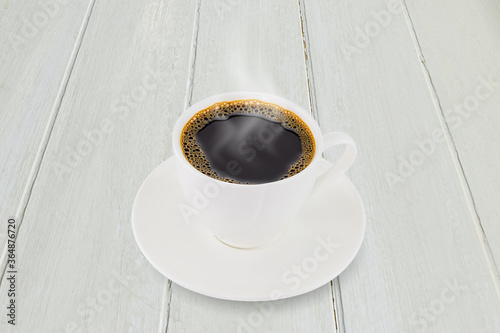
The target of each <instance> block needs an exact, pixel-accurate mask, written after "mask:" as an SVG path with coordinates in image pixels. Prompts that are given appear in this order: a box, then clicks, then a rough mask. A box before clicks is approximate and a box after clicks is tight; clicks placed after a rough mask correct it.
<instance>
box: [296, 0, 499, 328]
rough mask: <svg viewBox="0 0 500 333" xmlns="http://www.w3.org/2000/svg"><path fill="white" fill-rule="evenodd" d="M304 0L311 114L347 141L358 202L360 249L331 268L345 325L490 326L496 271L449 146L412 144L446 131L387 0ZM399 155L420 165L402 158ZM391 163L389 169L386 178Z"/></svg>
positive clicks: (494, 316) (395, 6) (396, 10)
mask: <svg viewBox="0 0 500 333" xmlns="http://www.w3.org/2000/svg"><path fill="white" fill-rule="evenodd" d="M305 8H306V13H305V16H306V23H307V26H308V32H309V45H310V49H309V57H311V59H312V74H313V75H312V77H310V80H312V82H313V87H314V92H315V101H316V107H317V110H318V114H319V120H320V123H321V125H322V126H323V128H324V129H326V130H333V129H340V130H344V131H346V132H347V133H351V134H352V136H353V137H354V138H355V139H356V140H357V142H358V143H359V157H358V160H357V162H356V163H355V165H354V166H353V168H352V169H351V170H350V171H349V175H350V177H351V178H352V180H353V182H354V183H355V184H356V185H357V186H358V188H359V189H360V192H361V196H362V198H363V199H364V201H365V205H366V210H367V214H368V223H367V230H366V238H365V242H364V245H363V247H362V249H361V252H360V254H359V255H358V257H357V258H356V259H355V260H354V262H353V264H351V266H350V267H349V268H348V269H347V270H346V271H345V272H344V273H343V274H341V276H340V289H341V294H342V304H343V320H344V323H343V325H344V327H345V331H346V332H472V331H476V332H479V331H481V332H496V331H498V330H499V329H500V318H499V316H498V313H500V301H499V297H498V290H497V289H496V286H495V283H498V276H496V275H494V274H492V272H491V271H490V267H489V264H488V261H487V258H486V257H485V254H484V252H483V245H484V244H483V243H482V240H481V239H479V238H478V235H477V232H476V228H477V225H476V220H475V218H474V216H472V215H471V214H470V211H469V209H468V207H467V198H466V196H464V193H463V190H462V187H461V183H460V181H459V179H460V175H459V174H457V172H456V169H455V164H454V158H453V153H454V152H453V151H450V150H449V148H448V146H447V145H446V144H434V145H433V149H434V152H433V153H429V155H426V154H424V153H418V152H417V151H418V149H419V148H418V146H419V144H421V143H422V142H423V140H424V139H427V138H429V137H430V138H432V139H433V140H434V139H437V140H438V141H441V138H444V137H445V136H446V132H445V131H443V129H442V128H441V122H440V120H441V119H440V117H439V115H438V113H437V112H436V105H435V100H434V98H433V96H432V94H430V93H429V89H428V86H427V83H426V79H425V76H424V75H423V72H422V69H421V66H420V59H419V57H418V54H417V53H416V52H415V48H414V45H413V42H412V35H411V31H410V29H408V26H407V24H406V20H405V17H404V15H403V13H402V11H401V7H400V3H399V1H396V2H394V1H385V0H384V1H361V2H359V1H358V2H352V1H336V2H331V1H306V2H305ZM391 9H392V11H393V12H392V13H391ZM381 11H384V12H383V14H381ZM422 15H424V14H422ZM463 15H466V14H465V13H463ZM377 17H378V20H377ZM378 22H380V23H378ZM365 29H368V30H369V31H368V35H367V33H366V32H364V31H365ZM429 31H431V30H429ZM434 33H439V31H434ZM492 33H493V32H492ZM431 51H432V50H431V49H429V52H431ZM454 56H456V57H459V56H460V55H459V54H454ZM443 141H444V139H443ZM429 149H430V148H429ZM409 159H411V160H412V161H413V162H414V164H420V165H418V166H410V167H408V166H404V164H405V162H401V161H402V160H409ZM422 160H423V162H422ZM408 163H410V162H408ZM400 167H401V170H399V171H401V172H402V173H405V175H404V176H403V175H401V179H399V180H400V181H395V180H392V181H388V180H387V178H386V176H387V175H388V174H389V173H392V174H394V175H398V168H400ZM405 168H406V169H405ZM455 284H457V285H458V288H457V287H455V286H454V285H455Z"/></svg>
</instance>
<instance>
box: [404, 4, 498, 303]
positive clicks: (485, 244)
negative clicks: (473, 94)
mask: <svg viewBox="0 0 500 333" xmlns="http://www.w3.org/2000/svg"><path fill="white" fill-rule="evenodd" d="M401 6H402V8H403V13H404V15H405V19H406V23H407V27H408V30H409V33H410V36H411V38H412V40H413V44H414V46H415V51H416V52H417V56H418V57H419V59H420V66H421V68H422V72H423V75H424V78H425V80H426V82H427V86H428V88H429V94H430V96H431V99H432V100H433V102H434V106H435V108H436V113H437V116H438V119H439V122H440V123H441V127H442V130H443V132H444V134H445V137H446V142H447V144H448V149H449V151H450V155H451V157H452V160H453V163H454V164H455V170H456V172H457V178H458V179H459V182H460V185H461V188H462V191H463V194H464V198H465V201H466V202H467V205H468V208H469V211H470V213H471V217H472V221H473V223H474V225H475V227H476V231H477V236H478V238H479V240H480V243H481V246H482V248H483V253H484V255H485V257H486V261H487V263H488V266H489V267H490V274H491V277H492V280H493V283H494V285H495V289H496V292H497V294H498V296H499V297H500V286H499V282H500V271H499V269H498V267H497V265H496V263H495V260H494V257H493V252H492V250H491V246H490V244H489V240H488V237H487V235H486V233H485V231H484V228H483V226H482V223H481V217H480V216H479V212H478V210H477V206H476V203H475V201H474V195H473V193H472V190H471V188H470V185H469V182H468V180H467V175H466V174H465V170H464V168H463V165H462V161H461V159H460V154H459V152H458V150H457V147H456V144H455V140H454V139H453V135H452V133H451V130H450V127H449V124H448V122H447V121H446V117H445V114H444V111H443V107H442V106H441V101H440V99H439V96H438V94H437V91H436V88H435V86H434V83H433V81H432V76H431V74H430V72H429V70H428V68H427V65H426V63H425V57H424V54H423V52H422V48H421V46H420V42H419V40H418V36H417V32H416V31H415V28H414V24H413V21H412V19H411V16H410V12H409V10H408V7H407V5H406V0H401Z"/></svg>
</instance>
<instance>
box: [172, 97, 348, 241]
mask: <svg viewBox="0 0 500 333" xmlns="http://www.w3.org/2000/svg"><path fill="white" fill-rule="evenodd" d="M246 99H252V100H259V101H262V102H267V103H273V104H277V105H279V106H281V107H282V108H284V109H286V110H288V111H291V112H293V113H295V114H296V115H297V116H298V117H300V119H302V120H303V121H304V123H306V125H307V126H308V127H309V129H310V130H311V132H312V134H313V136H314V140H315V146H316V150H315V154H314V157H313V159H312V161H311V162H310V164H309V165H308V166H307V167H306V168H305V169H303V170H302V171H300V172H299V173H298V174H296V175H293V176H291V177H289V178H285V179H282V180H278V181H274V182H270V183H263V184H235V183H227V182H223V181H221V180H218V179H215V178H211V177H209V176H207V175H205V174H203V173H201V172H200V171H198V170H197V169H196V168H195V167H193V166H192V165H191V164H190V163H189V161H188V160H187V159H186V157H185V156H184V153H183V150H182V147H181V142H180V139H181V134H182V130H183V128H184V126H185V124H186V123H187V122H188V121H189V120H190V119H191V118H192V117H193V116H194V115H195V114H196V113H197V112H199V111H201V110H203V109H206V108H208V107H210V106H212V105H214V104H216V103H220V102H224V101H235V100H246ZM172 141H173V146H174V155H175V156H176V170H177V174H178V177H179V181H180V184H181V186H182V189H183V191H184V196H185V200H186V201H185V204H183V206H181V207H179V208H180V210H181V213H182V215H183V216H184V218H185V219H186V222H189V221H191V220H194V221H196V222H198V223H201V224H202V225H203V226H204V227H205V228H206V229H208V230H209V231H210V232H211V233H212V234H213V235H214V236H215V237H217V238H218V239H219V240H220V241H222V242H223V243H225V244H227V245H230V246H233V247H238V248H252V247H257V246H260V245H263V244H265V243H267V242H269V241H271V240H273V239H274V238H275V237H276V236H277V235H278V234H279V233H280V232H281V231H282V230H284V228H285V227H286V226H287V224H288V223H289V222H291V221H292V220H293V219H294V218H295V217H296V215H297V214H298V212H299V211H300V208H301V207H302V205H303V203H304V202H305V201H306V199H307V197H308V196H309V194H310V193H311V190H312V188H313V185H314V183H315V181H316V179H317V178H318V177H319V176H320V175H322V174H325V176H322V177H321V180H320V181H326V180H327V181H333V180H335V179H336V178H338V177H339V176H340V175H342V174H343V173H344V172H345V171H346V170H347V169H348V168H349V167H350V166H351V164H352V162H353V161H354V159H355V158H356V145H355V144H354V141H353V140H352V139H351V138H350V137H349V136H348V135H347V134H344V133H340V132H333V133H328V134H325V135H323V134H322V133H321V130H320V128H319V126H318V124H317V122H316V121H315V120H314V118H313V117H312V116H311V114H310V113H309V112H307V111H305V110H304V109H303V108H301V107H300V106H298V105H297V104H295V103H292V102H290V101H288V100H286V99H284V98H281V97H278V96H274V95H270V94H264V93H257V92H231V93H225V94H220V95H216V96H212V97H209V98H207V99H204V100H202V101H200V102H198V103H196V104H194V105H193V106H191V107H190V108H188V109H187V110H186V111H185V112H184V113H183V114H182V115H181V117H180V118H179V119H178V120H177V122H176V123H175V126H174V129H173V134H172ZM336 145H346V149H345V151H344V153H343V154H342V156H341V157H340V158H339V160H338V161H337V162H336V163H335V164H331V163H330V162H327V161H326V160H324V159H323V158H322V157H321V155H322V153H323V152H324V151H325V150H326V149H328V148H331V147H333V146H336ZM325 170H326V173H325Z"/></svg>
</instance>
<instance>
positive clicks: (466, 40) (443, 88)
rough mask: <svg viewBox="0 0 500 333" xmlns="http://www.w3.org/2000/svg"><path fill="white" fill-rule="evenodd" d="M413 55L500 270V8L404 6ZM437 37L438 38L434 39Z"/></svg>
mask: <svg viewBox="0 0 500 333" xmlns="http://www.w3.org/2000/svg"><path fill="white" fill-rule="evenodd" d="M406 6H407V9H408V12H409V14H410V15H411V22H410V24H412V25H413V28H414V30H415V32H416V33H417V36H418V40H417V43H416V47H417V50H419V52H420V53H421V56H422V59H424V60H425V61H424V63H423V66H425V70H427V71H428V72H429V76H430V79H431V83H432V85H431V89H433V90H435V91H436V93H437V95H438V96H439V111H440V113H441V114H442V117H443V118H444V119H445V121H446V128H447V130H448V131H450V133H451V136H452V139H453V140H452V142H451V144H452V145H453V148H454V149H455V150H456V155H457V165H456V167H457V169H458V171H459V172H462V173H463V174H464V175H465V177H466V180H465V181H463V182H462V183H463V187H464V191H465V192H466V193H467V194H468V195H472V197H471V199H472V200H471V202H470V204H469V206H470V207H471V214H472V215H476V216H477V218H478V233H479V236H480V237H481V238H482V241H483V243H484V246H485V251H486V253H487V255H490V254H491V256H492V257H493V258H494V261H495V263H494V264H493V265H494V266H495V267H494V268H493V269H494V274H496V275H497V276H498V275H499V270H498V268H499V267H500V209H499V203H500V149H499V147H500V146H499V145H500V130H499V128H500V113H499V108H500V57H499V54H500V33H499V31H500V19H499V18H500V3H499V2H498V1H494V0H485V1H480V2H478V3H467V2H464V3H461V2H460V3H456V2H454V1H442V2H438V3H435V4H434V3H432V4H431V3H426V2H421V1H406ZM436 31H439V33H436Z"/></svg>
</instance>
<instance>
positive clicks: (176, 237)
mask: <svg viewBox="0 0 500 333" xmlns="http://www.w3.org/2000/svg"><path fill="white" fill-rule="evenodd" d="M173 159H174V157H171V158H169V159H168V160H166V161H165V162H163V163H162V164H160V165H159V166H158V167H157V168H156V169H155V170H153V172H151V174H150V175H149V176H148V177H147V178H146V180H145V181H144V183H143V184H142V186H141V188H140V189H139V191H138V193H137V196H136V198H135V201H134V206H133V209H132V229H133V232H134V235H135V239H136V241H137V244H138V245H139V248H140V249H141V251H142V253H143V254H144V256H145V257H146V258H147V259H148V261H149V262H150V263H151V265H153V267H155V268H156V269H157V270H158V271H159V272H160V273H161V274H163V275H164V276H166V277H167V278H169V279H170V280H172V281H173V282H175V283H177V284H179V285H181V286H183V287H184V288H187V289H190V290H192V291H195V292H198V293H200V294H204V295H207V296H211V297H216V298H221V299H227V300H236V301H266V300H276V299H282V298H287V297H292V296H297V295H300V294H304V293H307V292H309V291H311V290H314V289H316V288H319V287H321V286H322V285H324V284H326V283H328V282H329V281H330V280H332V279H333V278H335V277H336V276H337V275H339V274H340V273H341V272H342V271H343V270H344V269H345V268H346V267H347V266H348V265H349V263H351V261H352V260H353V259H354V257H355V255H356V253H357V252H358V250H359V248H360V246H361V242H362V241H363V236H364V232H365V212H364V208H363V203H362V202H361V199H360V197H359V195H358V192H357V191H356V188H355V187H354V185H353V184H352V183H351V182H350V181H349V179H348V178H347V177H346V176H342V177H341V178H340V179H339V180H337V181H335V182H330V183H328V182H325V183H324V184H322V185H321V186H320V187H319V188H318V189H315V190H314V192H313V194H312V195H311V197H310V198H309V200H308V202H307V203H306V204H305V205H304V207H303V209H302V211H301V213H300V215H299V217H298V218H297V219H296V220H295V221H293V222H292V223H291V224H290V226H289V227H288V228H287V229H286V230H285V231H284V232H283V233H282V235H281V236H280V237H279V239H277V240H276V241H275V242H274V243H272V244H270V245H267V246H264V247H261V248H258V249H251V250H241V249H235V248H232V247H230V246H227V245H225V244H223V243H221V242H220V241H218V240H217V239H216V238H215V237H214V236H213V235H212V234H210V233H209V232H208V231H206V230H205V228H203V225H201V224H200V223H191V224H187V223H185V222H184V220H183V218H182V216H181V214H180V213H179V210H178V206H179V204H180V203H182V202H183V196H182V192H181V188H180V185H179V184H178V181H177V178H176V173H175V170H174V160H173ZM249 186H251V185H249ZM328 237H330V239H328ZM322 243H330V244H333V245H330V246H328V245H326V246H325V245H322ZM328 250H329V251H330V252H328Z"/></svg>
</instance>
